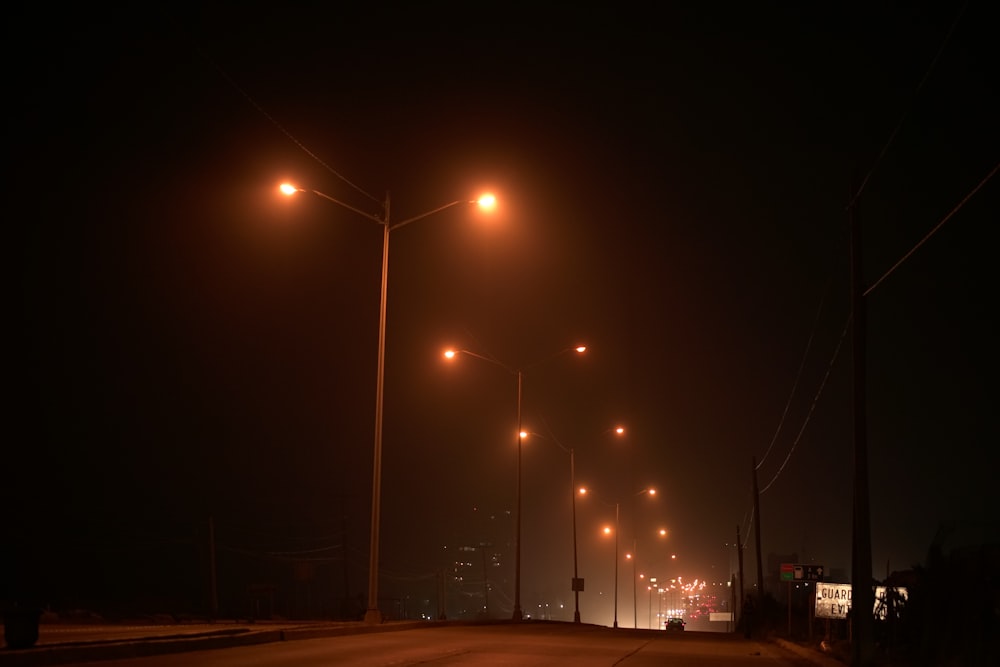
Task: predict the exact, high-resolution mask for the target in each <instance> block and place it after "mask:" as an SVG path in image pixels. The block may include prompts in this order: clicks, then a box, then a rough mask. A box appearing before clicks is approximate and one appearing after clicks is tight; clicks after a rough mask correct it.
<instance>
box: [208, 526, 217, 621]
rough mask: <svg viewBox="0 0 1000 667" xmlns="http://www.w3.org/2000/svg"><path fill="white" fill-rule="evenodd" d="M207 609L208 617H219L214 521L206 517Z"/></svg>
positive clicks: (213, 618)
mask: <svg viewBox="0 0 1000 667" xmlns="http://www.w3.org/2000/svg"><path fill="white" fill-rule="evenodd" d="M208 607H209V617H210V618H211V619H212V620H213V621H214V620H215V619H216V618H217V617H218V616H219V585H218V579H217V578H216V574H215V519H214V518H213V517H208Z"/></svg>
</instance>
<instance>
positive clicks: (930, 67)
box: [847, 2, 969, 209]
mask: <svg viewBox="0 0 1000 667" xmlns="http://www.w3.org/2000/svg"><path fill="white" fill-rule="evenodd" d="M968 6H969V3H968V2H966V3H965V4H964V5H962V9H961V10H960V11H959V12H958V16H956V17H955V20H954V21H953V22H952V24H951V28H950V29H949V30H948V34H947V35H945V38H944V41H943V42H941V48H939V49H938V52H937V54H936V55H935V56H934V58H933V59H932V60H931V63H930V65H928V66H927V71H926V72H924V76H923V78H922V79H920V83H918V84H917V87H916V89H915V90H914V91H913V95H912V96H911V97H910V102H909V104H907V106H906V108H905V109H904V110H903V113H902V115H901V116H900V117H899V122H898V123H897V124H896V128H895V129H894V130H893V131H892V134H890V135H889V139H888V140H887V141H886V142H885V145H884V146H882V150H881V151H880V152H879V154H878V157H877V158H875V163H874V164H872V166H871V168H870V169H869V170H868V173H867V174H865V177H864V179H863V180H862V181H861V185H859V186H858V191H857V192H856V193H855V194H854V196H853V197H852V198H851V201H850V203H849V204H848V205H847V208H848V209H850V208H852V207H853V206H854V205H855V203H857V201H858V198H859V197H861V193H862V192H863V191H864V189H865V186H866V185H867V184H868V181H869V180H870V179H871V177H872V175H873V174H874V173H875V169H876V168H877V167H878V165H879V164H880V163H881V162H882V158H884V157H885V154H886V153H887V152H888V151H889V146H891V145H892V142H893V141H894V140H895V139H896V135H897V134H899V130H900V128H902V127H903V121H905V120H906V117H907V116H908V115H909V113H910V110H911V109H912V108H913V103H914V101H915V100H916V98H917V95H918V94H919V93H920V89H921V88H923V87H924V84H925V83H927V79H929V78H930V75H931V72H932V71H933V70H934V67H935V65H937V62H938V60H940V59H941V54H942V53H944V49H945V47H946V46H947V45H948V42H949V41H951V36H952V35H953V34H954V33H955V28H957V27H958V22H959V21H960V20H961V19H962V16H963V15H964V14H965V10H966V9H967V8H968Z"/></svg>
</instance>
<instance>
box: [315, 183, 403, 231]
mask: <svg viewBox="0 0 1000 667" xmlns="http://www.w3.org/2000/svg"><path fill="white" fill-rule="evenodd" d="M299 192H311V193H313V194H314V195H316V196H317V197H322V198H323V199H326V200H327V201H332V202H333V203H334V204H337V205H338V206H341V207H343V208H346V209H347V210H348V211H354V212H355V213H357V214H358V215H360V216H363V217H365V218H368V219H369V220H371V221H372V222H377V223H378V224H380V225H384V224H385V221H384V220H382V218H380V217H378V216H377V215H375V214H373V213H368V212H366V211H362V210H361V209H359V208H354V207H353V206H351V205H350V204H345V203H344V202H342V201H340V200H339V199H334V198H333V197H331V196H330V195H328V194H325V193H323V192H320V191H319V190H299ZM397 226H398V225H397Z"/></svg>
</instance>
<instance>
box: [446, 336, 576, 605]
mask: <svg viewBox="0 0 1000 667" xmlns="http://www.w3.org/2000/svg"><path fill="white" fill-rule="evenodd" d="M586 351H587V346H586V345H577V346H576V347H568V348H566V349H563V350H559V351H558V352H556V353H554V354H551V355H549V356H548V357H545V358H544V359H542V360H540V361H536V362H535V363H533V364H531V365H530V366H526V367H523V368H519V369H514V368H512V367H510V366H508V365H507V364H505V363H503V362H501V361H500V360H499V359H497V358H496V357H493V356H491V355H484V354H478V353H476V352H471V351H469V350H446V351H445V353H444V356H445V358H446V359H454V358H455V357H457V356H458V355H459V354H467V355H469V356H470V357H475V358H476V359H481V360H483V361H486V362H489V363H491V364H493V365H494V366H498V367H500V368H502V369H504V370H505V371H507V372H508V373H510V374H511V375H514V376H516V377H517V431H516V434H515V437H516V438H517V519H516V520H515V524H516V526H517V527H516V529H515V536H514V614H513V616H512V619H513V620H515V621H520V620H521V619H522V618H523V614H522V612H521V441H522V440H524V438H525V437H526V436H527V435H528V434H527V433H525V432H524V431H523V430H522V429H521V397H522V393H523V392H522V390H521V388H522V384H523V379H524V371H525V370H526V369H527V368H532V367H534V366H538V365H540V364H542V363H543V362H546V361H548V360H550V359H552V358H554V357H557V356H559V355H562V354H565V353H567V352H576V353H577V354H583V353H584V352H586Z"/></svg>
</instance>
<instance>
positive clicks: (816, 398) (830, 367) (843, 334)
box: [759, 318, 850, 494]
mask: <svg viewBox="0 0 1000 667" xmlns="http://www.w3.org/2000/svg"><path fill="white" fill-rule="evenodd" d="M847 322H848V324H845V325H844V330H843V331H842V332H841V333H840V339H839V340H838V341H837V347H836V348H835V349H834V351H833V356H832V357H831V358H830V363H829V364H828V365H827V368H826V374H825V375H824V376H823V381H822V382H820V385H819V389H817V390H816V395H815V396H813V401H812V405H810V406H809V412H808V413H807V414H806V418H805V419H804V420H803V422H802V427H801V428H800V429H799V432H798V434H797V435H796V436H795V441H794V442H792V446H791V448H789V450H788V454H787V455H786V456H785V460H784V461H782V463H781V467H780V468H778V472H776V473H774V477H772V478H771V481H770V482H768V483H767V484H766V485H765V486H764V488H763V489H761V490H760V492H759V494H763V493H764V492H765V491H767V490H768V489H769V488H771V485H772V484H774V483H775V482H776V481H777V480H778V477H779V476H780V475H781V472H782V471H783V470H784V469H785V466H786V465H788V461H789V459H791V458H792V453H793V452H794V451H795V448H796V447H797V446H798V444H799V441H800V440H801V439H802V434H803V433H805V430H806V426H807V425H808V424H809V420H810V419H811V418H812V414H813V411H814V410H815V409H816V404H817V403H819V398H820V396H821V395H822V394H823V388H824V387H826V382H827V380H829V379H830V373H831V372H832V371H833V365H834V363H835V362H836V361H837V357H838V356H840V348H841V347H842V346H843V344H844V339H845V338H846V337H847V331H848V325H849V324H850V318H848V320H847Z"/></svg>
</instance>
